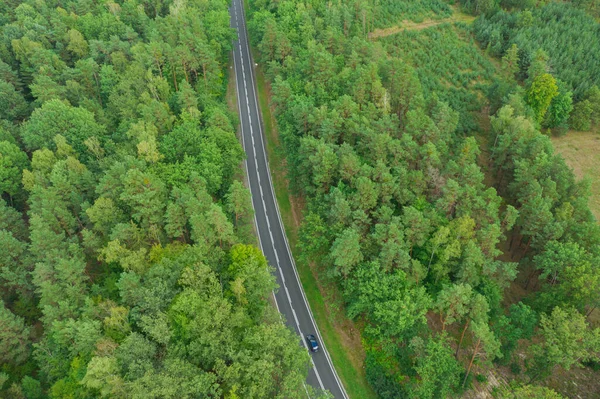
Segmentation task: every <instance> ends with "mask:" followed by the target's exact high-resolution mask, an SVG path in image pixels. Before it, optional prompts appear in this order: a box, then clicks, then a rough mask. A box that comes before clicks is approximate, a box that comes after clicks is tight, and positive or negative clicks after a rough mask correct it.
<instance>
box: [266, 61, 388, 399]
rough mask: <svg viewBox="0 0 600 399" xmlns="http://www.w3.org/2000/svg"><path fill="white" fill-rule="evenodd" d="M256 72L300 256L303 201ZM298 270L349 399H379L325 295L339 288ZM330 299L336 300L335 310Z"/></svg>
mask: <svg viewBox="0 0 600 399" xmlns="http://www.w3.org/2000/svg"><path fill="white" fill-rule="evenodd" d="M255 71H256V73H255V76H256V83H257V86H258V93H257V94H258V102H259V105H260V111H261V114H262V119H263V127H264V133H265V136H266V146H267V155H268V157H269V166H270V169H271V176H272V178H273V185H274V188H275V196H276V197H277V202H278V204H279V210H280V211H281V218H282V219H283V224H284V228H285V231H286V235H287V237H288V240H289V243H290V247H291V249H292V253H297V250H296V246H297V243H298V228H299V226H300V221H301V208H302V200H301V199H300V198H295V197H293V196H292V195H291V194H290V192H289V189H288V180H287V175H286V173H285V170H286V160H285V156H284V154H283V148H282V147H281V143H280V141H279V136H278V133H277V129H276V126H275V122H274V118H273V116H272V114H271V109H270V107H269V90H268V85H267V83H266V81H265V76H264V74H263V72H262V71H261V70H260V68H256V69H255ZM296 266H297V268H298V274H299V275H300V280H301V282H302V286H303V288H304V292H305V293H306V297H307V299H308V302H309V303H310V307H311V310H312V312H313V316H314V317H315V321H316V322H317V325H318V326H319V331H320V332H321V335H322V337H323V340H324V341H325V345H326V346H327V350H328V352H329V354H330V356H331V358H332V361H333V363H334V367H335V369H336V371H337V373H338V375H339V377H340V378H341V379H342V382H343V384H344V387H345V388H346V391H347V393H348V395H349V396H350V398H361V399H363V398H364V399H371V398H372V399H375V398H377V395H376V394H375V392H374V391H373V390H372V389H371V387H370V386H369V384H368V382H367V380H366V376H365V369H364V350H363V348H362V342H361V340H360V334H359V329H358V328H357V327H355V326H354V323H353V322H352V321H351V320H349V319H348V318H347V317H345V315H344V314H343V310H342V309H341V304H340V300H339V298H340V295H336V294H333V295H327V298H325V297H324V295H323V293H324V292H330V293H331V292H334V293H335V292H337V287H335V286H334V285H333V284H331V283H325V282H323V281H317V278H316V277H315V274H314V273H313V270H312V269H311V267H310V266H309V265H306V264H303V263H302V262H297V263H296ZM326 299H327V301H326ZM330 299H333V302H334V304H333V306H332V303H331V302H330Z"/></svg>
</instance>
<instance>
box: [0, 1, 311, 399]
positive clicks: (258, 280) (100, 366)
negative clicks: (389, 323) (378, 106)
mask: <svg viewBox="0 0 600 399" xmlns="http://www.w3.org/2000/svg"><path fill="white" fill-rule="evenodd" d="M227 7H228V2H227V1H225V0H209V1H188V2H180V1H175V2H172V1H151V2H150V1H137V0H128V1H117V2H96V1H87V2H81V1H62V2H39V1H25V2H1V3H0V9H1V10H2V11H1V14H2V15H1V17H0V32H1V34H0V38H1V39H0V58H1V61H0V119H1V121H0V122H1V123H0V133H1V134H0V191H1V194H2V199H1V200H0V243H1V245H2V247H3V251H0V288H1V289H0V293H1V295H0V325H1V326H2V327H1V328H0V363H1V364H2V366H1V370H0V371H1V372H2V374H1V375H0V397H3V398H29V399H33V398H57V399H58V398H86V399H88V398H163V399H164V398H173V399H175V398H177V399H179V398H206V397H214V398H217V397H219V398H220V397H229V398H234V397H243V398H300V397H306V390H305V388H304V381H305V378H306V373H307V371H308V364H309V363H308V362H309V359H308V355H307V354H306V351H304V350H303V349H302V347H301V346H300V345H299V342H298V341H299V340H298V337H296V336H295V335H294V334H293V333H292V331H290V330H288V329H287V328H286V327H285V325H284V324H283V323H281V319H280V317H279V315H277V313H276V311H275V309H274V308H273V307H272V306H271V305H270V303H269V301H268V297H269V296H270V295H271V292H272V291H273V290H274V289H276V288H277V287H276V284H275V280H274V277H273V276H272V275H271V274H270V273H269V270H270V269H268V268H267V263H266V260H265V258H264V256H263V255H262V253H261V252H260V251H259V250H258V249H257V248H256V247H254V246H253V245H252V243H253V242H254V240H253V238H252V230H251V228H250V226H251V225H252V220H253V214H252V206H251V203H250V194H249V192H248V190H247V189H246V188H245V187H244V185H243V184H242V183H241V182H240V181H238V180H237V179H236V178H237V176H239V175H240V165H241V161H242V159H243V150H242V148H241V146H240V144H239V143H238V141H237V138H236V136H235V132H234V124H233V122H234V121H235V118H234V117H233V116H232V115H231V113H230V111H229V110H228V108H227V105H226V102H225V89H226V86H227V85H226V83H227V82H226V75H227V74H226V67H227V61H228V52H229V50H230V48H231V41H232V39H233V32H232V30H231V29H230V28H229V15H228V10H227ZM265 342H268V343H269V344H268V345H265ZM236 395H237V396H236Z"/></svg>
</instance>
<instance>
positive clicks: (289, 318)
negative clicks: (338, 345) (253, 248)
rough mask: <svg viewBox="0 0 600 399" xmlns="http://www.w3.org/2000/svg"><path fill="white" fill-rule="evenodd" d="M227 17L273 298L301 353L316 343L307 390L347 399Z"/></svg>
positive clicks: (238, 7) (245, 48)
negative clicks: (311, 339) (294, 244)
mask: <svg viewBox="0 0 600 399" xmlns="http://www.w3.org/2000/svg"><path fill="white" fill-rule="evenodd" d="M229 11H230V15H231V26H232V27H233V28H234V29H236V30H237V33H238V40H236V41H234V43H233V60H234V67H235V77H236V86H237V97H238V109H239V113H240V125H241V130H242V144H243V146H244V150H245V151H246V155H247V159H246V170H247V173H248V181H249V184H250V191H251V193H252V204H253V205H254V211H255V219H256V220H255V223H256V227H257V230H258V236H259V240H260V246H261V248H262V251H263V253H264V254H265V256H266V258H267V260H268V262H269V263H270V264H271V265H272V266H273V267H274V268H275V274H276V277H277V283H278V284H279V287H280V288H279V290H278V291H277V292H276V294H275V300H276V302H277V308H278V309H279V311H280V312H281V313H282V314H283V315H284V319H285V321H286V324H287V325H288V326H289V327H290V328H291V329H292V330H293V331H295V332H296V333H297V334H298V335H299V339H300V341H301V342H302V344H303V345H304V347H307V344H306V341H305V340H304V335H306V334H314V335H315V336H316V337H317V339H318V341H319V345H320V347H321V348H320V350H319V352H317V353H311V358H312V363H313V367H312V368H311V369H310V370H309V374H308V379H307V382H308V384H310V385H311V386H313V387H315V388H324V389H327V390H328V391H329V392H331V393H332V394H333V396H334V397H335V398H336V399H347V398H348V396H347V394H346V392H345V391H344V388H343V386H342V383H341V381H340V379H339V378H338V376H337V374H336V372H335V369H334V368H333V364H332V362H331V359H330V357H329V354H328V353H327V349H326V348H325V346H324V343H323V339H322V338H321V335H320V334H319V331H318V329H317V326H316V324H315V321H314V319H313V317H312V313H311V311H310V307H309V305H308V301H307V300H306V296H305V295H304V291H303V290H302V285H301V284H300V280H299V277H298V273H297V272H296V265H295V264H294V259H293V257H292V254H291V251H290V248H289V245H288V242H287V238H286V236H285V232H284V230H283V223H282V222H281V215H280V214H279V209H278V206H277V201H276V200H275V196H274V190H273V184H272V182H271V175H270V172H269V167H268V161H267V155H266V151H265V145H264V141H263V131H262V125H261V120H260V116H259V110H258V103H257V95H256V90H255V87H256V86H255V79H254V71H253V68H254V61H253V60H252V58H251V54H250V50H249V45H248V37H247V31H246V21H245V15H244V9H243V5H242V1H241V0H233V1H232V4H231V8H230V10H229Z"/></svg>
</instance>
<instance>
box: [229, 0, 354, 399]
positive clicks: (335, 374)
mask: <svg viewBox="0 0 600 399" xmlns="http://www.w3.org/2000/svg"><path fill="white" fill-rule="evenodd" d="M234 2H235V0H234ZM240 9H241V14H242V26H243V27H244V31H246V32H247V30H246V11H245V10H244V5H243V4H241V3H240ZM236 10H237V8H236ZM240 42H241V40H240V35H239V31H238V44H239V43H240ZM247 42H248V38H247V37H246V43H244V44H246V50H247V53H248V59H249V61H250V78H251V79H252V83H253V85H254V83H255V78H254V72H253V68H252V63H253V61H252V54H250V48H249V46H248V43H247ZM236 78H237V76H236ZM254 87H256V86H254ZM254 101H255V105H256V108H257V115H258V118H259V124H258V128H259V132H260V137H261V142H262V150H263V154H264V157H265V161H266V166H267V171H268V172H269V173H267V175H268V178H269V184H270V185H271V194H272V195H273V202H274V204H275V210H276V211H277V217H278V218H279V223H280V225H281V228H282V230H283V238H284V241H285V245H286V247H287V250H288V254H289V257H290V259H291V263H292V266H293V267H292V268H293V269H294V275H295V276H296V280H297V282H298V285H299V287H300V292H301V293H302V299H303V300H304V303H305V305H306V308H307V310H308V314H309V316H310V319H311V321H312V324H313V326H314V327H315V333H316V334H317V336H318V337H319V340H320V341H321V347H322V348H323V352H324V353H325V357H326V359H327V363H329V367H330V368H331V370H332V372H333V376H334V378H335V380H336V382H337V383H338V385H339V387H340V391H341V392H342V395H344V398H345V399H349V398H348V394H347V393H346V389H345V388H344V384H342V382H341V381H340V379H339V376H338V375H337V371H336V369H335V367H334V366H333V362H332V361H331V357H330V356H329V352H328V351H327V349H326V347H325V341H324V340H323V338H322V336H321V333H320V331H319V327H318V326H317V323H316V322H315V320H314V317H313V314H312V309H311V308H310V305H309V304H308V300H307V299H306V294H305V293H304V289H303V287H302V283H301V282H300V277H299V276H298V271H297V270H296V262H295V261H294V257H293V255H292V250H291V248H290V245H289V243H288V239H287V235H286V234H285V227H284V224H283V220H282V219H281V213H280V211H279V204H278V203H277V199H276V198H275V189H274V186H273V181H272V179H271V173H270V167H269V158H268V157H267V152H266V150H265V143H264V140H263V131H262V115H261V113H260V110H258V98H257V96H256V90H255V91H254ZM265 213H266V212H265ZM303 341H304V340H303ZM313 365H314V362H313ZM315 373H316V374H318V372H317V369H316V367H315Z"/></svg>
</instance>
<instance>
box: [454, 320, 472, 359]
mask: <svg viewBox="0 0 600 399" xmlns="http://www.w3.org/2000/svg"><path fill="white" fill-rule="evenodd" d="M470 321H471V319H467V322H466V323H465V328H463V331H462V334H461V335H460V341H458V346H457V347H456V353H455V354H454V357H455V358H456V359H457V360H458V351H459V350H460V347H461V345H462V342H463V339H464V338H465V333H466V332H467V327H469V322H470Z"/></svg>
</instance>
